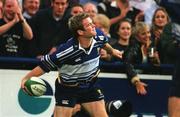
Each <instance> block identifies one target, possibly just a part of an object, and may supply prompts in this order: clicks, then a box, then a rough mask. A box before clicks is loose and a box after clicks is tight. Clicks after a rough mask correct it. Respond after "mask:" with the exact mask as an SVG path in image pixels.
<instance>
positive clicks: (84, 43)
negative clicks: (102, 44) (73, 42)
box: [79, 38, 93, 48]
mask: <svg viewBox="0 0 180 117" xmlns="http://www.w3.org/2000/svg"><path fill="white" fill-rule="evenodd" d="M92 40H93V38H90V39H87V38H79V43H80V45H81V47H83V48H89V47H90V46H91V44H92Z"/></svg>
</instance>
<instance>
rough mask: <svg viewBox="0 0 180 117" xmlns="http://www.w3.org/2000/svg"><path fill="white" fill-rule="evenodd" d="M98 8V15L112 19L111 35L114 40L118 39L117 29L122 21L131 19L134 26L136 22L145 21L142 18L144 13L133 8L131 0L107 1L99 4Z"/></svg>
mask: <svg viewBox="0 0 180 117" xmlns="http://www.w3.org/2000/svg"><path fill="white" fill-rule="evenodd" d="M97 8H98V13H103V14H105V15H106V16H108V17H109V18H110V21H111V29H110V34H111V35H112V37H113V38H118V35H117V33H116V32H117V30H116V27H117V25H118V22H119V21H120V20H122V19H129V20H130V21H131V23H132V24H133V25H134V23H135V22H136V21H139V20H143V18H140V17H141V16H142V12H141V11H140V10H138V9H136V8H134V7H131V6H130V4H129V0H112V1H105V2H101V3H99V4H98V6H97Z"/></svg>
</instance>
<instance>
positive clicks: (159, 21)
mask: <svg viewBox="0 0 180 117" xmlns="http://www.w3.org/2000/svg"><path fill="white" fill-rule="evenodd" d="M169 22H170V18H169V16H168V13H167V12H166V9H164V8H163V7H159V8H157V9H156V10H155V12H154V15H153V18H152V27H151V34H152V38H151V39H152V42H153V43H154V46H155V47H156V48H157V51H158V52H159V57H160V60H161V63H165V61H164V60H165V58H164V57H165V56H164V50H162V47H161V46H162V45H161V44H160V43H164V42H165V40H164V39H163V38H161V39H160V37H161V36H162V32H163V29H164V27H165V26H166V25H167V24H168V23H169ZM160 41H161V42H160Z"/></svg>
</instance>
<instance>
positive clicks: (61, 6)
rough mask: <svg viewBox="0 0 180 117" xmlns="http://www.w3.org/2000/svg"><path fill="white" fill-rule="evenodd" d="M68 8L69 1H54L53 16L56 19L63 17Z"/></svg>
mask: <svg viewBox="0 0 180 117" xmlns="http://www.w3.org/2000/svg"><path fill="white" fill-rule="evenodd" d="M67 6H68V2H67V0H54V1H53V3H52V7H53V15H54V16H56V17H61V16H63V15H64V12H65V10H66V8H67Z"/></svg>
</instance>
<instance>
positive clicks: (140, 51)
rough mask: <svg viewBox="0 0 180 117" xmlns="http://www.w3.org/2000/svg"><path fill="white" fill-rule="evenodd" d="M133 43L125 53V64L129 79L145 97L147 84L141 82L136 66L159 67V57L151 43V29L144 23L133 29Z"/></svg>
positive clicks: (138, 23)
mask: <svg viewBox="0 0 180 117" xmlns="http://www.w3.org/2000/svg"><path fill="white" fill-rule="evenodd" d="M132 34H133V39H134V40H133V43H132V44H131V45H130V46H129V47H128V49H127V51H125V53H124V56H123V58H124V64H125V70H126V74H127V77H128V79H129V80H130V81H131V83H132V84H134V85H135V87H136V90H137V93H138V94H141V95H145V94H146V93H147V91H146V89H145V87H146V86H147V85H146V84H145V83H143V82H141V81H140V78H139V76H138V73H137V71H136V69H135V68H134V65H135V64H142V63H152V64H153V65H159V64H160V61H159V56H158V53H157V51H154V48H153V46H152V41H151V39H150V38H151V33H150V28H149V26H148V25H147V24H145V23H144V22H137V23H136V24H135V26H134V27H133V33H132Z"/></svg>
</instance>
